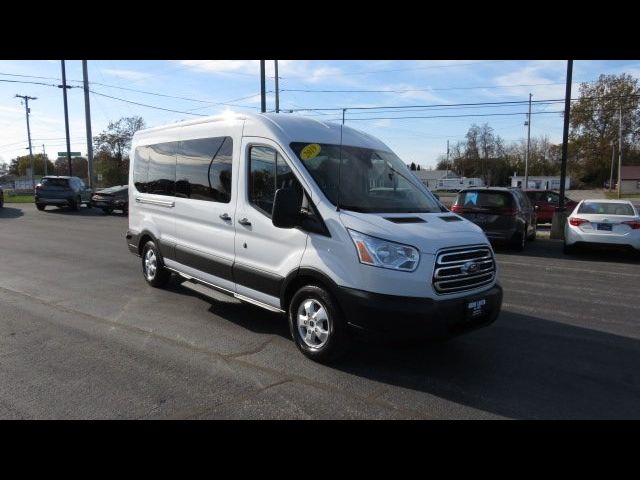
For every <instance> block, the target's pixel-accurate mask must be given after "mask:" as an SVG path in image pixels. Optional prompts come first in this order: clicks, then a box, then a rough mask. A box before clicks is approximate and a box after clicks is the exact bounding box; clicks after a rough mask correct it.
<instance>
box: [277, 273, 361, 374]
mask: <svg viewBox="0 0 640 480" xmlns="http://www.w3.org/2000/svg"><path fill="white" fill-rule="evenodd" d="M320 312H324V313H320ZM312 315H315V317H312V318H309V317H310V316H312ZM318 320H320V321H318ZM304 322H310V323H306V324H304ZM311 322H312V323H311ZM289 330H290V331H291V337H292V338H293V341H294V342H295V344H296V347H298V350H300V351H301V352H302V353H303V354H304V355H305V356H306V357H308V358H310V359H311V360H314V361H316V362H320V363H327V362H331V361H335V360H337V359H338V358H340V357H342V356H344V355H345V354H346V352H347V350H348V348H349V344H350V343H351V342H350V338H349V332H348V330H347V323H346V321H345V319H344V317H343V315H342V312H341V311H340V308H339V307H338V304H337V303H336V302H335V300H334V299H333V297H332V296H331V294H330V293H329V292H327V290H325V289H324V288H323V287H320V286H318V285H306V286H304V287H302V288H300V289H299V290H298V291H297V292H296V293H295V295H294V296H293V298H292V299H291V302H290V304H289ZM305 330H306V332H307V334H308V335H306V334H303V333H302V332H303V331H305Z"/></svg>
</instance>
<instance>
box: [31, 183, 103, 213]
mask: <svg viewBox="0 0 640 480" xmlns="http://www.w3.org/2000/svg"><path fill="white" fill-rule="evenodd" d="M91 192H92V190H91V189H90V188H89V187H87V186H86V185H85V184H84V182H83V181H82V180H81V179H80V178H78V177H53V176H48V177H42V180H40V183H39V184H38V185H36V195H35V201H36V207H37V208H38V210H44V209H45V207H46V206H47V205H55V206H56V207H63V206H67V207H71V209H72V210H78V209H79V208H80V205H82V204H83V203H84V204H89V202H91Z"/></svg>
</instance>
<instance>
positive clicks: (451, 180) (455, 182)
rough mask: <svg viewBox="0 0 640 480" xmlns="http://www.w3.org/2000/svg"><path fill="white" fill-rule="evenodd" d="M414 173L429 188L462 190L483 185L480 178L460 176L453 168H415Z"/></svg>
mask: <svg viewBox="0 0 640 480" xmlns="http://www.w3.org/2000/svg"><path fill="white" fill-rule="evenodd" d="M412 173H413V174H414V175H415V176H416V177H418V179H419V180H420V181H421V182H422V183H423V184H424V186H425V187H427V188H428V189H429V190H456V191H458V190H460V189H463V188H467V187H483V186H484V182H483V181H482V179H480V178H469V177H460V176H458V175H457V174H456V173H455V172H453V171H451V170H414V171H412Z"/></svg>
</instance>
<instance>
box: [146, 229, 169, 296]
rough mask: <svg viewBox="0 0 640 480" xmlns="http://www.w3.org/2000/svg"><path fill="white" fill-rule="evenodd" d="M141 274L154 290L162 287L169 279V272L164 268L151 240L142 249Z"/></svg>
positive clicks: (156, 248)
mask: <svg viewBox="0 0 640 480" xmlns="http://www.w3.org/2000/svg"><path fill="white" fill-rule="evenodd" d="M142 273H143V275H144V279H145V280H146V281H147V283H148V284H149V285H151V286H152V287H156V288H162V287H164V286H165V285H166V284H167V282H168V281H169V279H170V278H171V272H170V271H169V270H167V269H166V268H165V267H164V262H163V261H162V256H161V255H160V251H159V250H158V247H157V246H156V244H155V243H154V242H153V241H151V240H149V241H148V242H147V243H146V244H145V245H144V248H143V249H142Z"/></svg>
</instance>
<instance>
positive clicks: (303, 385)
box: [0, 204, 640, 419]
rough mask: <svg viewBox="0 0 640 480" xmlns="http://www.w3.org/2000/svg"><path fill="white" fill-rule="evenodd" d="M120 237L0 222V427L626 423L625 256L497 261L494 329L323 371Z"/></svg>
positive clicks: (63, 218)
mask: <svg viewBox="0 0 640 480" xmlns="http://www.w3.org/2000/svg"><path fill="white" fill-rule="evenodd" d="M126 227H127V218H126V217H124V216H121V215H111V216H105V215H103V214H102V212H101V211H99V210H91V209H87V208H82V209H81V210H80V212H75V213H74V212H70V211H66V210H58V209H54V208H48V209H47V211H45V212H38V211H37V210H36V209H35V207H34V206H33V205H30V204H23V205H18V204H6V205H5V208H4V209H2V210H0V418H3V419H17V418H43V419H48V418H56V419H67V418H74V419H75V418H83V419H85V418H92V419H93V418H98V419H102V418H116V419H120V418H174V419H185V418H193V419H198V418H249V419H261V418H295V419H307V418H336V419H347V418H349V419H361V418H371V419H377V418H418V419H470V418H472V419H487V418H516V419H540V418H545V419H577V418H587V419H605V418H616V419H617V418H640V372H639V368H638V366H639V365H640V302H639V299H640V268H638V267H639V266H640V258H639V257H638V256H637V255H631V254H617V253H610V252H592V253H581V254H579V255H576V256H571V257H569V256H565V255H564V254H563V253H562V245H561V243H560V242H558V241H552V240H548V239H543V238H541V239H538V240H537V241H536V242H533V243H531V244H529V245H528V248H527V250H526V251H525V252H524V253H516V252H510V251H507V250H505V251H502V250H498V252H497V257H498V264H499V269H500V273H499V277H500V280H501V283H502V285H503V287H504V292H505V296H504V305H503V312H502V314H501V316H500V317H499V319H498V321H497V322H496V323H495V324H494V325H492V326H490V327H488V328H485V329H481V330H478V331H475V332H473V333H470V334H468V335H466V336H463V337H459V338H457V339H455V340H452V341H450V342H446V343H424V344H421V345H414V346H411V347H408V346H406V347H398V346H394V347H389V346H373V345H365V344H362V345H357V347H356V348H355V349H354V351H353V353H352V354H351V355H350V356H349V357H348V358H347V359H345V360H344V361H342V362H340V363H338V364H336V365H332V366H323V365H318V364H316V363H313V362H311V361H310V360H307V359H306V358H305V357H303V356H302V355H301V354H300V353H299V352H298V351H297V349H296V348H295V346H294V344H293V342H292V341H291V340H290V339H289V336H288V328H287V324H286V319H285V318H284V317H281V316H278V315H275V314H271V313H268V312H265V311H263V310H260V309H257V308H255V307H252V306H249V305H245V304H241V303H239V302H237V301H236V300H233V299H229V298H227V297H223V296H220V295H218V294H216V293H210V294H207V295H205V294H203V293H202V292H201V291H196V290H195V289H194V288H191V287H187V286H185V285H183V284H181V282H180V281H178V280H176V279H174V280H172V282H171V284H170V287H169V288H168V290H166V291H161V290H156V289H153V288H151V287H148V286H147V285H146V284H145V282H144V280H143V278H142V274H141V272H140V265H139V259H137V258H136V257H134V256H133V255H131V254H130V253H128V251H127V248H126V246H125V241H124V238H123V236H124V232H125V230H126ZM209 295H210V296H209Z"/></svg>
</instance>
